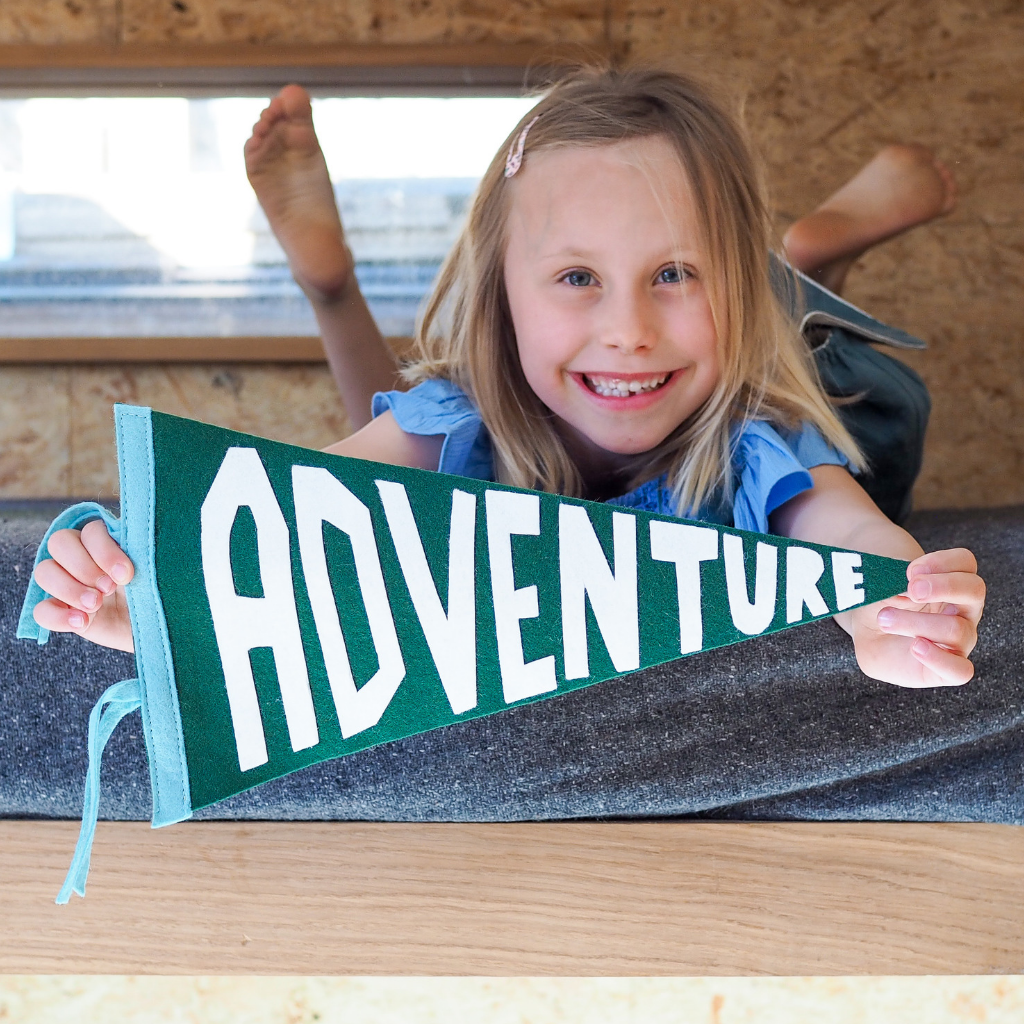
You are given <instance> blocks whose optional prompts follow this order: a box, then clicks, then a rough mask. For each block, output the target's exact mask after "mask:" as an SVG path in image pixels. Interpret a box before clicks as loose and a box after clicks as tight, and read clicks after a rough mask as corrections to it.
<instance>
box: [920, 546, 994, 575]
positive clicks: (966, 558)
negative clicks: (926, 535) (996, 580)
mask: <svg viewBox="0 0 1024 1024" xmlns="http://www.w3.org/2000/svg"><path fill="white" fill-rule="evenodd" d="M977 571H978V560H977V559H976V558H975V557H974V553H973V552H972V551H968V550H967V548H948V549H947V550H945V551H929V552H928V553H927V554H924V555H920V556H919V557H917V558H915V559H914V560H913V561H912V562H911V563H910V565H908V566H907V579H911V580H912V579H913V578H914V577H915V576H917V575H919V574H928V573H940V572H967V573H976V572H977Z"/></svg>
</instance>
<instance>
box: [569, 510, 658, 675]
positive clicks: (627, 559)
mask: <svg viewBox="0 0 1024 1024" xmlns="http://www.w3.org/2000/svg"><path fill="white" fill-rule="evenodd" d="M612 546H613V548H614V556H613V557H614V559H615V571H614V572H612V570H611V569H610V568H609V566H608V561H607V559H606V558H605V555H604V551H603V550H602V549H601V542H600V541H599V540H598V539H597V534H596V533H595V532H594V526H593V524H592V523H591V522H590V516H588V515H587V510H586V509H585V508H583V507H582V506H580V505H559V506H558V571H559V576H560V579H561V588H562V643H563V645H564V650H565V678H566V679H585V678H586V677H587V676H589V675H590V659H589V655H588V652H587V607H586V598H587V597H589V598H590V607H591V608H592V609H593V610H594V618H595V619H596V620H597V627H598V629H600V631H601V636H602V638H603V639H604V645H605V647H607V648H608V654H609V656H610V657H611V659H612V664H613V665H614V666H615V671H616V672H632V671H633V669H637V668H639V667H640V613H639V609H638V607H637V583H636V517H635V516H633V515H630V514H629V513H628V512H613V513H612Z"/></svg>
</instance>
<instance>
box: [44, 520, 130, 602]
mask: <svg viewBox="0 0 1024 1024" xmlns="http://www.w3.org/2000/svg"><path fill="white" fill-rule="evenodd" d="M46 549H47V551H48V552H49V554H50V557H51V558H53V559H55V560H56V561H57V563H58V564H59V565H61V566H63V567H64V569H66V570H67V571H68V572H69V573H70V574H71V575H72V576H73V577H74V578H75V579H77V580H79V581H80V582H81V583H84V584H85V585H86V586H87V587H96V589H98V590H102V591H103V592H104V593H109V592H110V591H111V590H113V589H114V587H113V581H108V582H107V586H106V589H105V590H104V587H103V585H102V584H101V585H99V586H97V584H99V583H100V578H101V577H103V576H105V575H106V573H105V572H104V571H103V570H102V569H101V568H100V567H99V566H98V565H97V564H96V561H95V559H94V558H93V557H92V555H90V554H89V552H88V551H87V550H86V547H85V545H84V544H83V543H82V536H81V534H80V533H79V532H78V531H77V530H58V531H57V532H56V533H55V534H54V535H53V536H52V537H51V538H50V539H49V541H47V544H46ZM41 564H45V563H41ZM40 586H42V584H40Z"/></svg>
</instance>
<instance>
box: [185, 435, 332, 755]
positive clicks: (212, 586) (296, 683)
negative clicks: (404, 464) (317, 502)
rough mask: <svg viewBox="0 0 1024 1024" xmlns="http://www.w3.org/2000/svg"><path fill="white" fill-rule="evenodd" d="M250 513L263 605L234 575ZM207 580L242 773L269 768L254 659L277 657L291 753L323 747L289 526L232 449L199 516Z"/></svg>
mask: <svg viewBox="0 0 1024 1024" xmlns="http://www.w3.org/2000/svg"><path fill="white" fill-rule="evenodd" d="M243 506H246V507H248V508H249V509H251V511H252V517H253V519H254V520H255V522H256V552H257V555H258V557H259V565H260V581H261V583H262V586H263V597H241V596H240V595H239V594H237V593H236V592H235V583H234V578H233V576H232V572H231V528H232V526H233V525H234V522H235V517H236V516H237V515H238V510H239V508H241V507H243ZM200 525H201V530H202V534H201V538H202V539H201V548H202V556H203V579H204V581H205V583H206V595H207V598H208V599H209V602H210V612H211V613H212V615H213V629H214V633H215V634H216V636H217V648H218V650H219V651H220V660H221V664H222V666H223V669H224V684H225V686H226V687H227V691H228V707H229V708H230V709H231V725H232V727H233V728H234V731H235V746H236V748H237V750H238V766H239V768H241V770H242V771H243V772H245V771H248V770H249V769H250V768H256V767H257V766H258V765H261V764H265V763H266V762H267V741H266V736H265V734H264V731H263V719H262V718H261V716H260V706H259V700H258V698H257V696H256V684H255V682H254V681H253V676H252V665H251V664H250V663H249V651H251V650H252V649H253V648H256V647H269V648H270V649H271V650H272V651H273V652H274V666H275V668H276V669H277V684H278V686H279V688H280V690H281V704H282V705H283V707H284V714H285V720H286V722H287V723H288V738H289V740H290V741H291V745H292V750H304V749H306V747H314V746H316V744H317V743H318V742H319V740H320V736H319V734H318V732H317V727H316V715H315V713H314V711H313V697H312V694H311V693H310V689H309V676H308V675H307V674H306V657H305V654H304V652H303V650H302V635H301V633H300V632H299V619H298V615H297V614H296V612H295V593H294V590H293V589H292V560H291V544H290V541H289V538H288V525H287V524H286V523H285V521H284V516H283V515H282V514H281V508H280V506H279V505H278V503H277V498H276V497H275V496H274V490H273V488H272V487H271V486H270V480H269V479H268V478H267V472H266V470H265V469H264V468H263V463H262V462H261V461H260V457H259V454H258V453H257V452H256V449H255V448H229V449H228V451H227V454H226V455H225V456H224V461H223V462H222V463H221V466H220V469H219V470H218V471H217V476H216V477H215V478H214V481H213V484H212V485H211V487H210V490H209V493H208V494H207V495H206V498H205V500H204V501H203V507H202V511H201V513H200Z"/></svg>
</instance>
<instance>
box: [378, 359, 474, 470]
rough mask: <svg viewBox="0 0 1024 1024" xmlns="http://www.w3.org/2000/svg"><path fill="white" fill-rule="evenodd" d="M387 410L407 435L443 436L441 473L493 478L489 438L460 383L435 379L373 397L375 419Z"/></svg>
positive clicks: (382, 392)
mask: <svg viewBox="0 0 1024 1024" xmlns="http://www.w3.org/2000/svg"><path fill="white" fill-rule="evenodd" d="M388 411H390V412H391V415H392V416H394V418H395V422H396V423H397V424H398V425H399V427H401V428H402V430H404V431H405V432H406V433H407V434H421V435H425V436H436V435H438V434H443V435H444V444H443V445H442V446H441V457H440V459H439V460H438V464H437V470H438V472H439V473H454V474H456V475H457V476H469V477H475V478H476V479H478V480H493V479H494V460H493V457H492V454H491V441H490V437H489V435H488V433H487V430H486V428H485V427H484V425H483V421H482V420H481V419H480V413H479V412H477V409H476V406H474V405H473V403H472V402H471V401H470V400H469V397H468V396H467V395H466V393H465V392H464V391H463V390H462V388H460V387H459V386H458V385H457V384H453V383H452V382H451V381H449V380H441V379H436V380H426V381H424V382H423V383H422V384H417V385H416V387H414V388H412V389H410V390H409V391H379V392H378V393H377V394H375V395H374V396H373V416H374V418H375V419H376V417H378V416H380V415H381V413H384V412H388Z"/></svg>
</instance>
